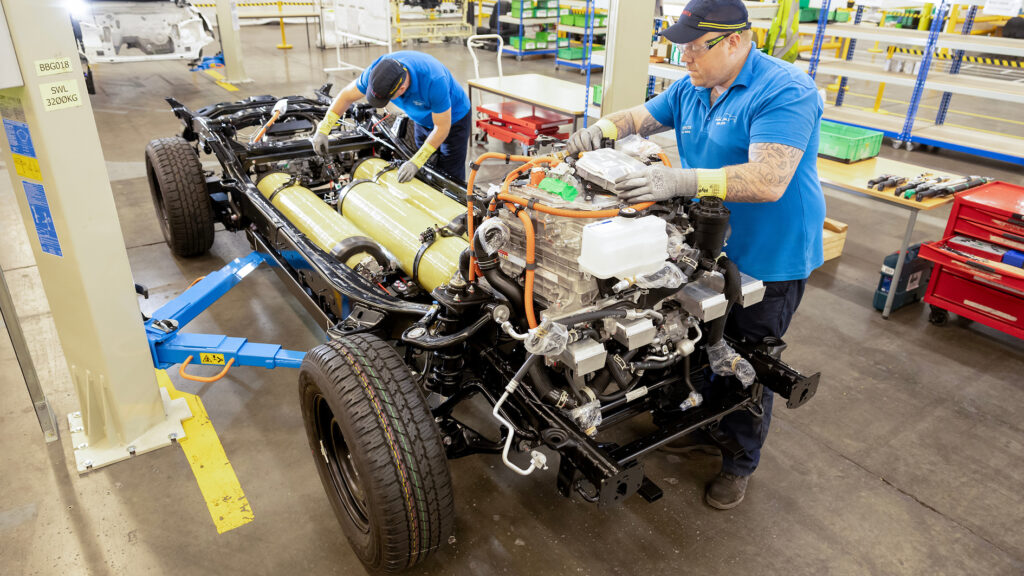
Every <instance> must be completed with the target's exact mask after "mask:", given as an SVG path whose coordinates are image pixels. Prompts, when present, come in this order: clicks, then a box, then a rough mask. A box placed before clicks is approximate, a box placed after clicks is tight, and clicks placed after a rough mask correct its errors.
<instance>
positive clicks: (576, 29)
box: [558, 24, 608, 36]
mask: <svg viewBox="0 0 1024 576" xmlns="http://www.w3.org/2000/svg"><path fill="white" fill-rule="evenodd" d="M558 31H559V32H569V33H572V34H586V33H587V29H586V28H585V27H583V26H566V25H564V24H559V25H558ZM607 33H608V27H607V26H602V27H600V28H594V35H595V36H597V35H599V34H607Z"/></svg>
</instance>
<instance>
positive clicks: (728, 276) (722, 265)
mask: <svg viewBox="0 0 1024 576" xmlns="http://www.w3.org/2000/svg"><path fill="white" fill-rule="evenodd" d="M718 269H719V270H721V271H722V274H724V275H725V300H726V302H728V303H727V304H726V307H725V314H723V315H722V316H721V317H720V318H716V319H715V320H714V321H713V322H712V323H711V328H710V329H709V330H708V338H707V345H708V346H713V345H715V344H718V342H719V341H721V340H722V336H723V335H724V334H725V321H726V320H727V319H728V318H729V312H731V311H732V307H733V304H735V303H737V302H739V300H740V296H741V294H742V292H741V291H740V270H739V268H737V267H736V264H734V263H733V262H732V260H729V258H727V257H725V256H722V257H720V258H719V259H718Z"/></svg>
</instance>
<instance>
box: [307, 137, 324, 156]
mask: <svg viewBox="0 0 1024 576" xmlns="http://www.w3.org/2000/svg"><path fill="white" fill-rule="evenodd" d="M309 141H310V142H311V143H312V144H313V151H314V152H316V153H317V154H319V155H320V156H327V154H328V152H327V134H324V133H322V132H316V133H315V134H313V137H312V138H310V139H309Z"/></svg>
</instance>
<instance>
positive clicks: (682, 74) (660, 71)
mask: <svg viewBox="0 0 1024 576" xmlns="http://www.w3.org/2000/svg"><path fill="white" fill-rule="evenodd" d="M647 75H648V76H654V77H656V78H666V79H668V80H672V81H676V80H679V79H682V78H686V77H687V76H689V75H690V73H689V72H687V71H686V68H684V67H682V66H676V65H675V64H648V65H647Z"/></svg>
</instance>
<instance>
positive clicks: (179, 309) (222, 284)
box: [146, 252, 306, 369]
mask: <svg viewBox="0 0 1024 576" xmlns="http://www.w3.org/2000/svg"><path fill="white" fill-rule="evenodd" d="M264 262H266V259H265V258H264V256H263V255H262V254H260V253H259V252H252V253H250V254H249V255H248V256H245V257H244V258H236V259H234V260H232V261H231V262H230V263H228V264H227V265H226V266H224V267H223V268H221V269H220V270H217V271H216V272H213V273H211V274H209V275H207V276H206V277H205V278H203V279H202V280H200V281H199V282H196V283H195V285H193V286H191V287H189V289H188V290H185V292H183V293H182V294H181V295H180V296H178V297H177V298H175V299H174V300H171V301H170V302H168V303H166V304H164V305H163V306H161V307H160V308H159V309H158V310H157V311H156V312H154V313H153V317H152V318H150V319H149V320H148V321H146V337H147V338H148V339H149V349H150V353H151V354H152V356H153V365H154V366H156V367H157V368H161V369H166V368H170V367H171V366H173V365H175V364H184V363H185V362H188V361H189V360H188V358H189V357H190V356H191V357H192V359H193V360H198V361H197V362H196V363H198V364H209V365H216V366H225V365H227V364H233V365H235V366H261V367H263V368H278V367H285V368H298V367H299V366H300V365H301V364H302V359H303V358H304V357H305V355H306V353H305V352H297V351H294V350H285V349H283V348H282V347H281V346H278V345H276V344H256V343H253V342H249V341H248V340H246V339H245V338H234V337H228V336H223V335H220V334H183V333H181V329H182V328H184V327H185V325H187V324H188V323H189V322H191V321H192V320H194V319H195V318H196V316H198V315H199V314H201V313H202V312H203V311H204V310H206V309H207V308H209V307H210V306H212V305H213V303H214V302H216V301H217V300H218V299H219V298H220V297H221V296H223V295H225V294H227V293H228V291H230V290H231V289H232V288H234V287H235V286H237V285H238V283H239V282H241V281H242V279H243V278H245V277H246V276H247V275H248V274H249V273H250V272H252V271H253V270H255V269H256V268H258V267H259V265H260V264H262V263H264Z"/></svg>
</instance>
